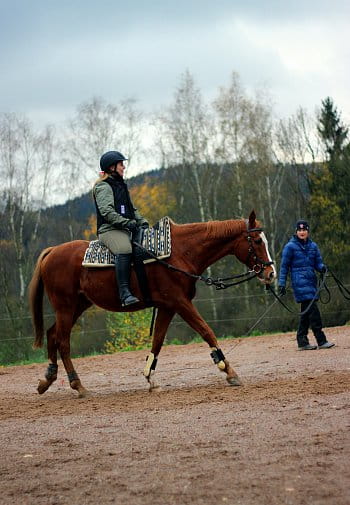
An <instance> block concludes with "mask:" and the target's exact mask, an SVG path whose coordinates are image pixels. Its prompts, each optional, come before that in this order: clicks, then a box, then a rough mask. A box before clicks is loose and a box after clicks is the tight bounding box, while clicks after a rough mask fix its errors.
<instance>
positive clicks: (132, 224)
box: [125, 219, 138, 232]
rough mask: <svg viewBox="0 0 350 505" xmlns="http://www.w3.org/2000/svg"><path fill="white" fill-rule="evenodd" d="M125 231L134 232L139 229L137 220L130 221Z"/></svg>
mask: <svg viewBox="0 0 350 505" xmlns="http://www.w3.org/2000/svg"><path fill="white" fill-rule="evenodd" d="M125 229H126V230H128V231H131V232H134V231H136V230H137V229H138V225H137V223H136V221H135V219H130V221H129V222H128V223H127V225H126V226H125Z"/></svg>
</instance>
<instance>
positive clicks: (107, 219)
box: [93, 181, 147, 234]
mask: <svg viewBox="0 0 350 505" xmlns="http://www.w3.org/2000/svg"><path fill="white" fill-rule="evenodd" d="M93 195H94V198H95V203H96V206H97V207H98V210H99V212H100V214H101V216H102V217H103V220H104V222H103V223H102V224H101V225H100V226H99V227H98V233H99V234H100V233H105V232H106V231H111V230H115V229H117V230H122V229H124V228H125V227H126V226H127V224H128V223H129V221H130V218H127V217H124V216H122V215H121V214H120V213H118V212H117V211H116V210H115V201H114V194H113V189H112V187H111V186H110V184H108V183H107V182H105V181H100V182H98V183H97V184H96V185H95V186H94V188H93ZM129 197H130V195H129ZM130 202H131V200H130ZM131 204H132V208H133V214H134V215H135V220H136V222H137V224H139V225H142V224H145V223H147V220H146V219H145V218H143V217H142V216H141V214H140V212H139V211H138V210H137V208H136V207H134V205H133V203H132V202H131Z"/></svg>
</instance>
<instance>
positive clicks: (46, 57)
mask: <svg viewBox="0 0 350 505" xmlns="http://www.w3.org/2000/svg"><path fill="white" fill-rule="evenodd" d="M0 6H1V7H0V76H1V77H0V112H16V113H24V114H25V115H26V116H27V117H28V118H29V119H31V120H33V121H34V123H36V124H46V123H49V122H50V123H55V124H57V123H61V122H63V121H64V120H65V119H66V118H67V117H71V116H72V115H73V114H74V112H75V110H76V107H77V105H78V104H80V103H82V102H84V101H87V100H90V99H91V98H92V97H93V96H99V97H102V98H104V99H106V100H107V101H111V102H115V103H117V102H119V101H120V100H121V99H124V98H128V97H134V98H137V99H138V101H139V106H140V108H141V109H143V110H145V111H152V110H153V109H154V108H158V107H159V106H161V105H167V104H170V102H171V100H172V98H173V95H174V91H175V89H176V87H177V85H178V84H179V80H180V76H181V74H183V72H184V71H185V70H187V69H188V70H189V71H190V72H191V74H192V75H193V76H194V78H195V81H196V84H197V85H198V87H199V88H200V89H201V91H202V93H203V96H204V98H205V99H208V100H209V99H211V98H213V97H214V96H215V94H216V93H217V90H218V88H219V87H220V86H227V85H228V84H229V81H230V76H231V73H232V71H236V72H237V73H238V74H239V76H240V78H241V82H242V84H243V86H245V87H246V88H247V89H248V90H253V89H255V88H257V87H261V86H265V87H266V88H267V89H268V90H269V91H270V94H271V96H272V98H273V101H274V103H275V112H276V114H277V115H278V116H282V117H286V116H288V115H291V114H293V113H294V112H295V111H296V109H297V108H298V107H299V106H302V107H305V108H306V109H307V110H308V111H309V112H310V113H313V112H314V110H315V107H316V106H319V105H320V103H321V100H322V99H323V98H325V97H326V96H331V97H332V98H333V100H334V101H335V104H336V105H337V107H338V109H339V110H340V111H341V112H342V117H343V119H344V120H345V121H346V122H350V93H349V90H350V44H349V21H350V2H349V0H344V1H343V0H332V2H331V1H329V0H327V1H324V0H293V2H291V1H289V0H288V1H287V0H254V1H250V0H203V1H200V0H123V1H120V0H96V1H92V0H22V1H19V0H0Z"/></svg>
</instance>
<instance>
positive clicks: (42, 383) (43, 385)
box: [37, 379, 51, 395]
mask: <svg viewBox="0 0 350 505" xmlns="http://www.w3.org/2000/svg"><path fill="white" fill-rule="evenodd" d="M50 385H51V383H50V382H48V381H47V380H46V379H39V384H38V387H37V391H38V393H39V395H42V394H43V393H45V391H47V390H48V389H49V387H50Z"/></svg>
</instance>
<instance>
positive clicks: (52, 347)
mask: <svg viewBox="0 0 350 505" xmlns="http://www.w3.org/2000/svg"><path fill="white" fill-rule="evenodd" d="M46 336H47V354H48V358H49V366H48V367H47V370H46V373H45V378H44V379H40V380H39V385H38V393H39V394H40V395H42V394H43V393H45V391H47V390H48V389H49V387H50V386H51V384H52V383H53V382H54V381H55V380H56V379H57V370H58V365H57V345H56V323H55V324H53V325H52V326H51V328H49V329H48V330H47V332H46Z"/></svg>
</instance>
